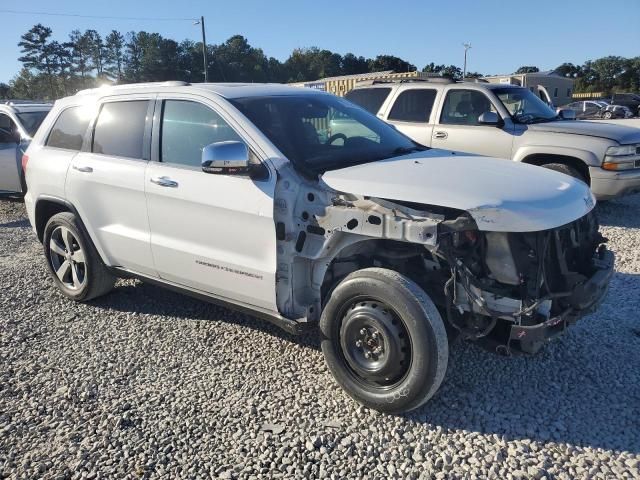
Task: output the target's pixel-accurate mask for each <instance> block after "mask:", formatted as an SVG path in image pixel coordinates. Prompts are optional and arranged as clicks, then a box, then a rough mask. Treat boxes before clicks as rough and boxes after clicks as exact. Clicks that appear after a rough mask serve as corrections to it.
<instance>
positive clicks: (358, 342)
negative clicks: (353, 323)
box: [356, 340, 362, 348]
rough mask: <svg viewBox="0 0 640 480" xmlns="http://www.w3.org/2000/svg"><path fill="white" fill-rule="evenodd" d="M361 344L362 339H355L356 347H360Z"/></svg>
mask: <svg viewBox="0 0 640 480" xmlns="http://www.w3.org/2000/svg"><path fill="white" fill-rule="evenodd" d="M361 346H362V340H356V347H358V348H360V347H361Z"/></svg>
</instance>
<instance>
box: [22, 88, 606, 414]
mask: <svg viewBox="0 0 640 480" xmlns="http://www.w3.org/2000/svg"><path fill="white" fill-rule="evenodd" d="M334 118H340V119H341V121H345V122H350V123H351V124H352V125H355V128H353V129H352V132H354V133H334V134H330V135H328V128H329V125H330V122H331V119H334ZM22 163H23V165H24V166H25V170H26V181H27V185H28V187H29V188H28V190H27V193H26V195H25V203H26V206H27V212H28V215H29V219H30V221H31V224H32V226H33V229H34V231H35V234H36V235H37V238H38V239H39V240H40V241H41V242H42V244H43V246H44V257H45V259H46V262H47V265H48V268H49V272H50V274H51V278H52V280H53V282H55V284H56V286H57V287H58V288H59V290H60V291H61V292H62V293H63V294H64V295H66V296H68V297H69V298H71V299H73V300H75V301H89V300H91V299H92V298H96V297H97V296H100V295H104V294H106V293H108V292H109V291H110V290H111V289H112V288H113V286H114V281H115V278H116V277H118V276H129V277H136V278H140V279H143V281H147V282H153V283H157V284H159V285H162V286H164V287H167V288H172V289H176V290H179V291H181V292H184V293H186V294H189V295H195V296H198V297H199V298H203V299H206V300H211V301H214V302H220V303H223V304H226V305H229V306H232V307H234V308H239V309H243V310H245V311H248V312H250V313H252V314H254V315H258V316H261V317H263V318H265V319H267V320H269V321H271V322H274V323H275V324H277V325H279V326H280V327H282V328H284V329H285V330H287V331H289V332H291V333H298V332H301V331H304V330H306V329H309V328H316V327H318V326H319V328H320V335H321V339H322V350H323V352H324V355H325V358H326V361H327V364H328V366H329V368H330V370H331V372H332V373H333V375H334V376H335V378H336V380H337V381H338V383H339V384H340V385H341V386H342V387H343V388H344V389H345V390H346V391H347V392H348V393H349V394H350V395H351V396H353V397H354V398H355V399H356V400H357V401H359V402H361V403H363V404H364V405H367V406H369V407H372V408H376V409H379V410H381V411H386V412H402V411H406V410H410V409H413V408H416V407H418V406H420V405H421V404H423V403H425V402H426V401H427V400H428V399H429V398H430V397H431V396H432V395H433V394H434V393H435V392H436V390H437V389H438V387H439V386H440V383H441V382H442V380H443V378H444V375H445V372H446V369H447V361H448V355H449V353H448V352H449V350H448V348H449V347H448V345H449V344H448V335H447V331H448V332H449V334H450V335H453V334H455V333H456V332H457V333H460V334H462V335H463V336H465V337H466V338H468V339H471V340H476V341H480V342H483V343H484V344H485V345H487V346H490V347H491V348H492V349H494V350H498V351H502V352H504V353H509V352H527V353H533V352H535V351H536V350H538V349H539V348H540V346H541V345H542V344H543V342H544V341H545V340H547V339H550V338H551V337H553V336H555V335H557V334H559V333H561V332H563V331H564V330H565V328H566V327H567V326H568V325H569V324H571V323H573V322H574V321H576V320H577V319H578V318H580V317H581V316H583V315H584V314H585V313H587V312H590V311H592V310H593V309H594V308H596V307H597V305H598V304H599V302H600V301H601V299H602V298H603V296H604V294H605V292H606V290H607V286H608V283H609V278H610V277H611V274H612V271H613V254H612V253H611V252H610V251H608V250H607V249H606V247H605V245H604V243H605V239H603V238H602V236H601V235H600V234H599V233H598V225H597V222H596V218H595V215H594V214H593V212H592V210H593V208H594V203H595V202H594V199H593V196H592V194H591V192H590V191H589V189H588V188H587V186H586V185H585V184H584V183H583V182H581V181H579V180H576V179H574V178H571V177H569V176H567V175H563V174H561V173H558V172H554V171H551V170H546V169H543V168H539V167H535V166H531V165H524V164H519V163H515V162H505V161H503V160H497V159H492V158H484V157H480V156H467V155H458V154H454V153H452V152H449V151H443V150H436V149H428V148H426V147H422V146H420V145H417V144H416V143H415V142H413V141H411V140H410V139H409V138H408V137H406V136H405V135H403V134H401V133H399V132H398V131H397V130H395V129H394V128H392V127H391V126H389V125H388V124H387V123H385V122H383V121H382V120H380V119H378V118H376V117H375V116H374V115H371V114H370V113H368V112H366V111H364V110H363V109H361V108H359V107H357V106H355V105H353V104H352V103H351V102H348V101H346V100H344V99H341V98H338V97H335V96H333V95H329V94H326V93H323V92H318V91H311V90H303V89H299V88H293V87H285V86H278V85H256V84H248V85H242V84H222V85H216V84H199V85H198V84H196V85H189V84H185V83H182V82H170V83H160V84H141V85H125V86H119V87H110V88H100V89H96V90H90V91H85V92H81V93H79V94H77V95H74V96H72V97H68V98H65V99H63V100H60V101H58V102H56V104H55V106H54V108H53V110H52V111H51V113H50V114H49V116H48V117H47V119H46V120H45V122H44V123H43V125H42V127H41V128H40V129H39V131H38V133H37V134H36V136H35V138H34V140H33V142H32V143H31V145H30V147H29V149H28V150H27V153H26V155H25V157H24V158H23V162H22ZM158 341H161V339H158ZM246 348H248V349H251V348H260V346H257V345H256V346H254V345H251V344H247V345H246ZM476 373H477V372H470V374H471V375H475V374H476Z"/></svg>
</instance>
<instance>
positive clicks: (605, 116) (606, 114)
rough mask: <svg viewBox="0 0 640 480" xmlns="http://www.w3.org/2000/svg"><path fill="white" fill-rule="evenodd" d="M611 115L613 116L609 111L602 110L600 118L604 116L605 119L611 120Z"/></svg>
mask: <svg viewBox="0 0 640 480" xmlns="http://www.w3.org/2000/svg"><path fill="white" fill-rule="evenodd" d="M612 117H613V114H612V113H611V112H604V113H603V114H602V118H604V119H605V120H611V118H612Z"/></svg>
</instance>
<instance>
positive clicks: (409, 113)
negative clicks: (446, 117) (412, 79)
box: [389, 88, 437, 123]
mask: <svg viewBox="0 0 640 480" xmlns="http://www.w3.org/2000/svg"><path fill="white" fill-rule="evenodd" d="M436 94H437V91H436V90H434V89H431V88H419V89H411V90H405V91H404V92H402V93H401V94H400V95H398V98H396V101H395V103H394V104H393V107H391V112H389V120H397V121H400V122H417V123H428V122H429V117H430V116H431V110H432V109H433V102H434V101H435V99H436Z"/></svg>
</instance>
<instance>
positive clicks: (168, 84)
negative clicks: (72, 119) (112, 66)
mask: <svg viewBox="0 0 640 480" xmlns="http://www.w3.org/2000/svg"><path fill="white" fill-rule="evenodd" d="M152 85H153V86H156V87H186V86H189V85H191V84H190V83H189V82H185V81H183V80H168V81H166V82H142V83H123V84H121V85H103V86H101V87H95V88H85V89H84V90H78V91H77V92H76V95H86V94H88V93H93V92H97V91H102V90H103V89H115V90H122V89H128V88H143V87H149V86H152Z"/></svg>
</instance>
